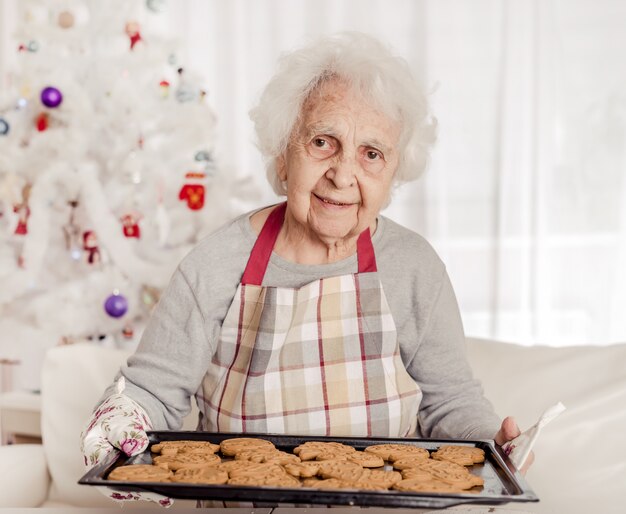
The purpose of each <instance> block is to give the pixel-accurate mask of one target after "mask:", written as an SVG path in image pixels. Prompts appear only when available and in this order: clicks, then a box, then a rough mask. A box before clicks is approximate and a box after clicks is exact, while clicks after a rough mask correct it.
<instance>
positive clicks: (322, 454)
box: [293, 441, 356, 461]
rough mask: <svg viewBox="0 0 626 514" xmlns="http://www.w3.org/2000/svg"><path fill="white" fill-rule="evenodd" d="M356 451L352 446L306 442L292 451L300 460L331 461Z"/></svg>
mask: <svg viewBox="0 0 626 514" xmlns="http://www.w3.org/2000/svg"><path fill="white" fill-rule="evenodd" d="M355 451H356V450H355V449H354V448H353V447H352V446H348V445H346V444H341V443H333V442H329V443H326V442H323V441H307V442H306V443H303V444H301V445H300V446H296V447H295V448H294V449H293V453H295V454H296V455H297V456H298V457H300V460H303V461H305V460H313V459H317V460H333V459H335V458H337V457H339V456H341V455H346V454H348V453H354V452H355Z"/></svg>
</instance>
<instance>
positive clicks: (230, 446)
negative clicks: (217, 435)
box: [220, 437, 276, 457]
mask: <svg viewBox="0 0 626 514" xmlns="http://www.w3.org/2000/svg"><path fill="white" fill-rule="evenodd" d="M275 449H276V447H275V446H274V444H273V443H272V442H270V441H267V440H265V439H258V438H253V437H235V438H232V439H224V440H223V441H222V442H221V443H220V450H221V451H222V454H224V455H226V456H228V457H234V456H235V455H236V454H238V453H241V452H244V451H247V450H275Z"/></svg>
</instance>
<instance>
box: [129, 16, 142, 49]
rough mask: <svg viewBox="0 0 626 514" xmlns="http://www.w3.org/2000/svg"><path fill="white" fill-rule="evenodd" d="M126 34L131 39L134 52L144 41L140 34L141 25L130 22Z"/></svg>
mask: <svg viewBox="0 0 626 514" xmlns="http://www.w3.org/2000/svg"><path fill="white" fill-rule="evenodd" d="M125 32H126V34H127V35H128V37H129V38H130V49H131V50H133V49H134V48H135V45H136V44H137V43H139V41H142V38H141V34H140V33H139V23H137V22H136V21H129V22H128V23H127V24H126V27H125Z"/></svg>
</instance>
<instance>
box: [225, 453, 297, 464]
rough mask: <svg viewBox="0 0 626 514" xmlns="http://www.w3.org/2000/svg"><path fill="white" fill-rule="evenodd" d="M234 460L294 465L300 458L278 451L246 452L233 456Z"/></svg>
mask: <svg viewBox="0 0 626 514" xmlns="http://www.w3.org/2000/svg"><path fill="white" fill-rule="evenodd" d="M235 460H244V461H249V462H257V463H267V464H281V465H283V466H284V465H285V464H294V463H298V462H300V458H299V457H298V456H297V455H294V454H293V453H287V452H283V451H280V450H260V451H257V450H246V451H243V452H240V453H237V454H236V455H235Z"/></svg>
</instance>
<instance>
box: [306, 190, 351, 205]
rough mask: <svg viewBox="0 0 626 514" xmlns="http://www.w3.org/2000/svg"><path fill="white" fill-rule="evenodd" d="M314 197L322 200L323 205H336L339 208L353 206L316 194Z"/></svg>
mask: <svg viewBox="0 0 626 514" xmlns="http://www.w3.org/2000/svg"><path fill="white" fill-rule="evenodd" d="M313 196H315V198H317V199H318V200H320V201H321V202H322V203H324V204H326V205H329V206H330V205H334V206H337V207H350V206H351V205H353V203H344V202H338V201H336V200H331V199H330V198H325V197H323V196H319V195H317V194H315V193H313Z"/></svg>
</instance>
